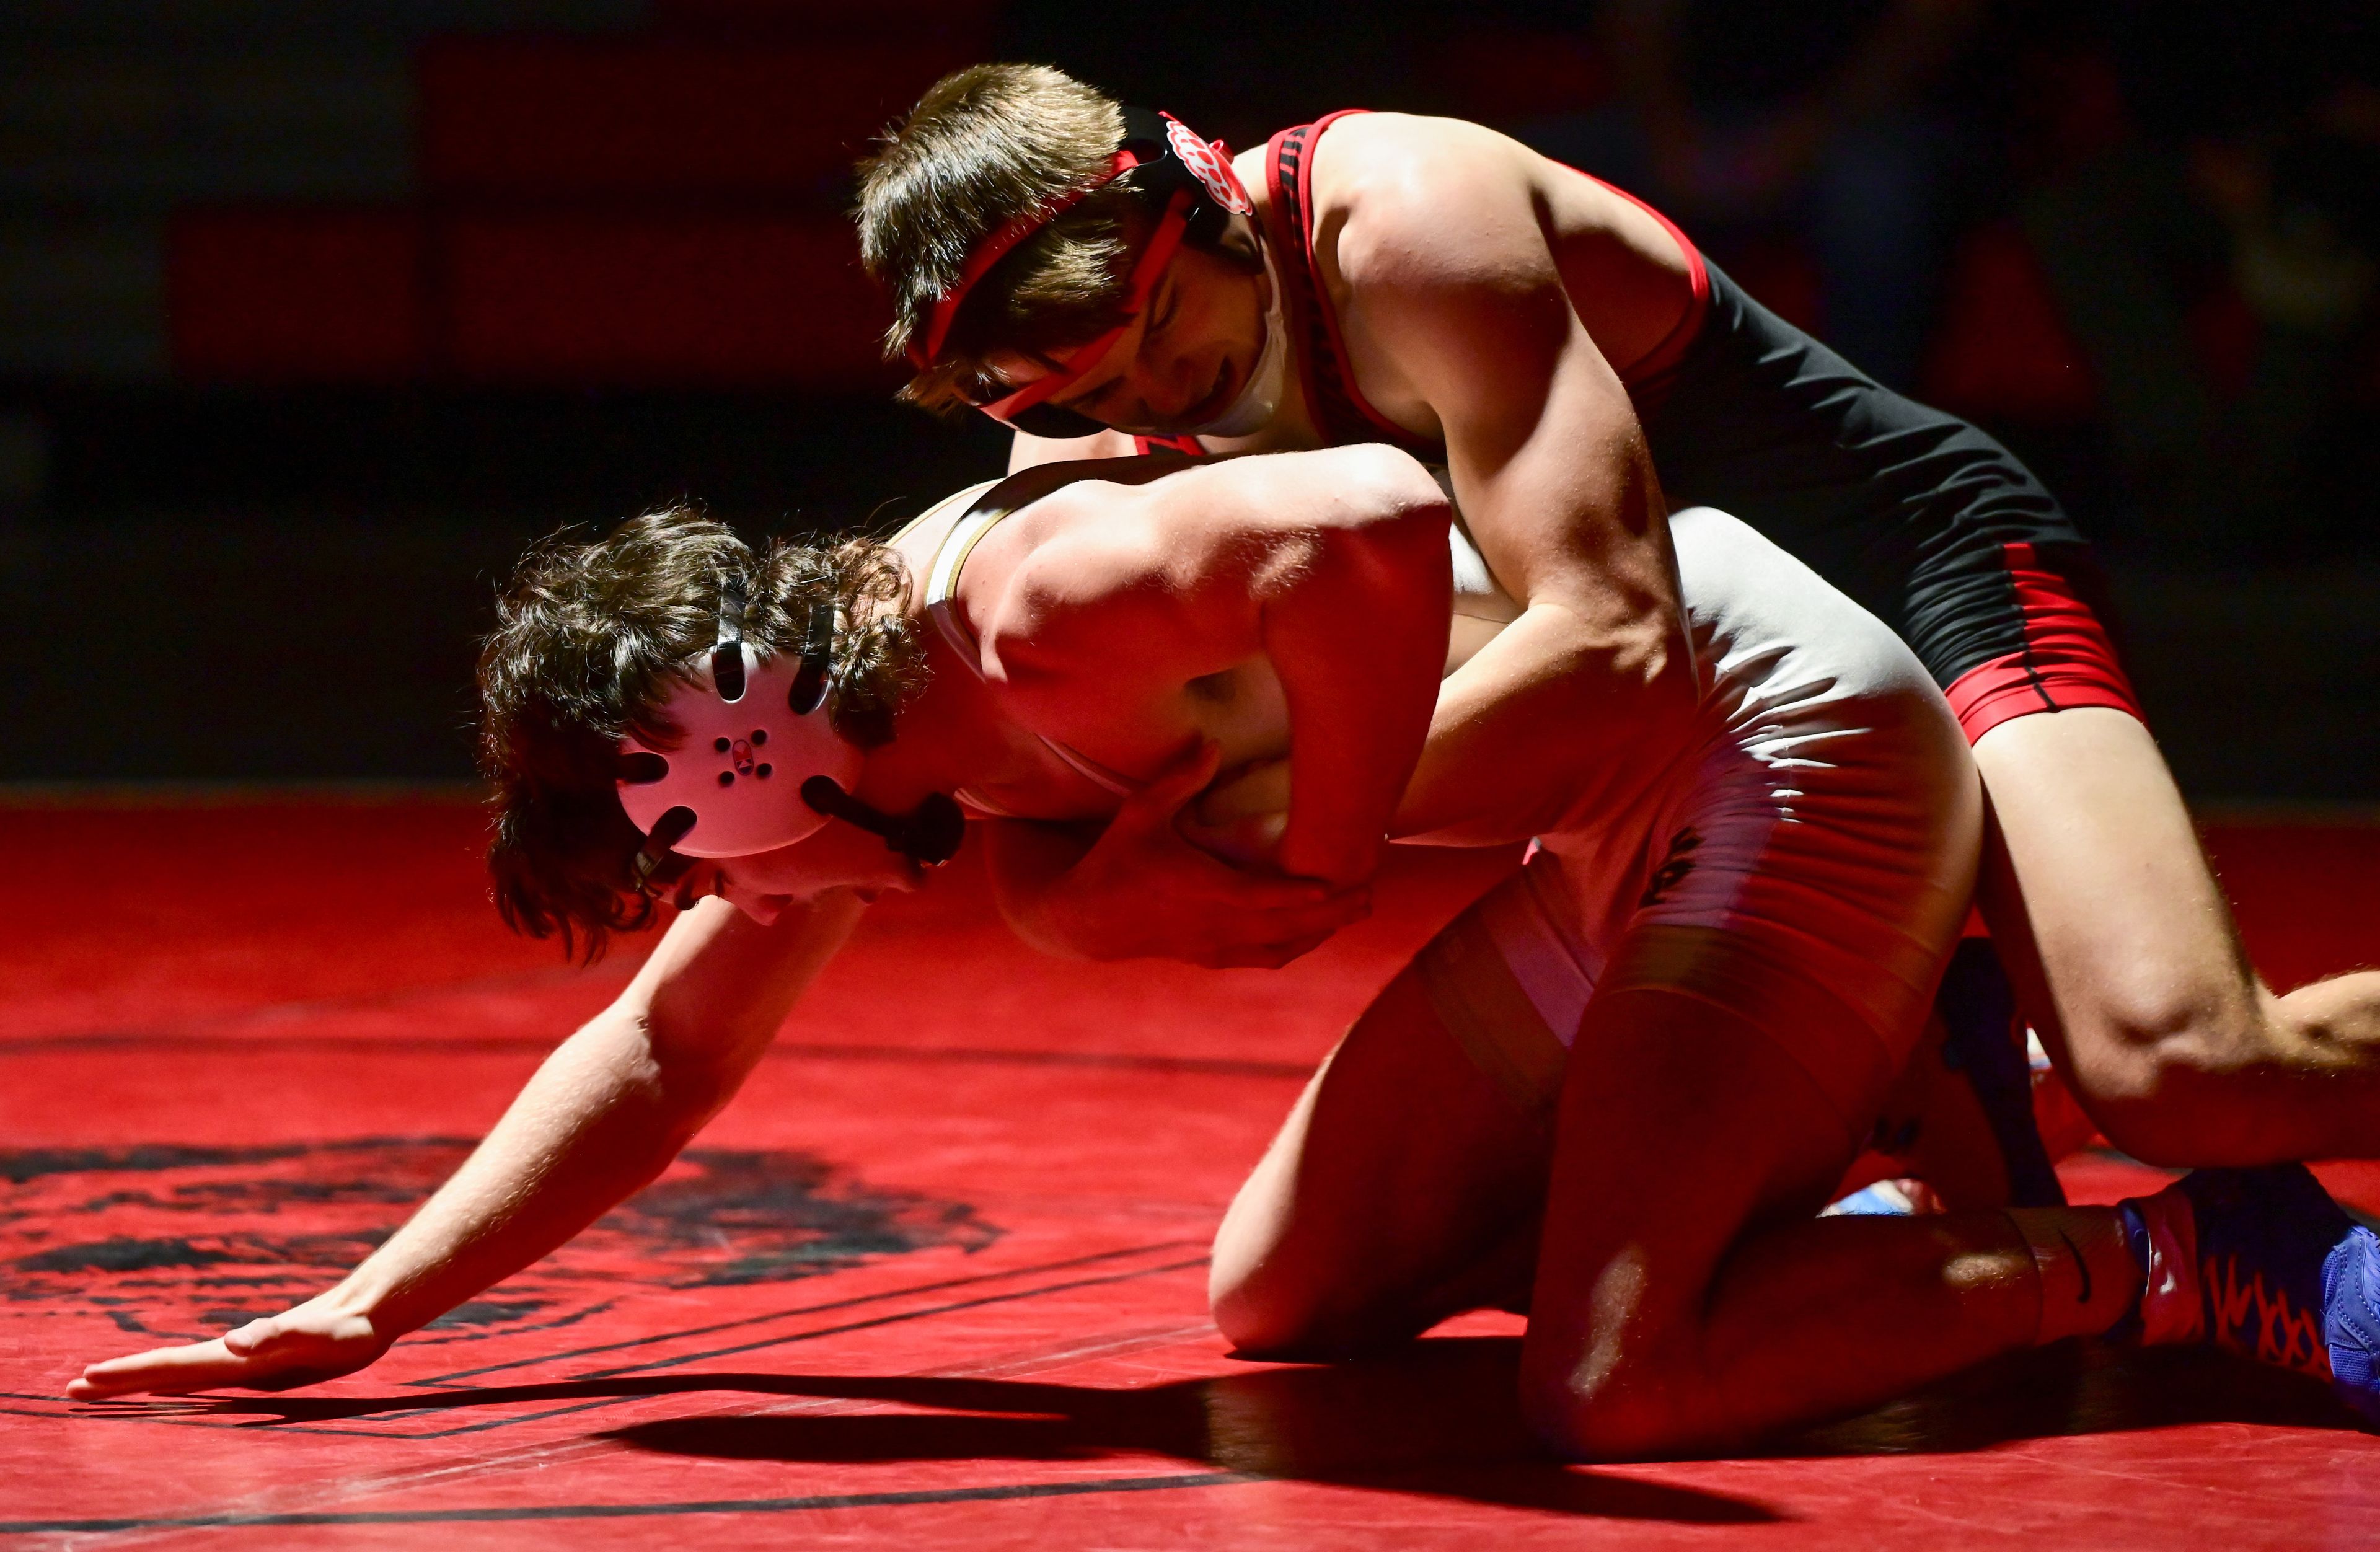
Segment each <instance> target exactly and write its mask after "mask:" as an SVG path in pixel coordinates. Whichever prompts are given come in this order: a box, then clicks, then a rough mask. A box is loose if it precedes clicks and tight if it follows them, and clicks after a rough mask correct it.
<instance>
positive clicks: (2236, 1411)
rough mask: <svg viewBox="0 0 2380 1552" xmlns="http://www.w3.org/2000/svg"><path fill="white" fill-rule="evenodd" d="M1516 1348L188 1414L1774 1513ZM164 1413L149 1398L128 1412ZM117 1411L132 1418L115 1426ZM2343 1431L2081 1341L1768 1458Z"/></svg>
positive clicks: (2306, 1397) (772, 1457)
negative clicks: (1521, 1390) (2167, 1431)
mask: <svg viewBox="0 0 2380 1552" xmlns="http://www.w3.org/2000/svg"><path fill="white" fill-rule="evenodd" d="M1519 1363H1520V1343H1519V1341H1518V1340H1514V1339H1511V1338H1439V1339H1431V1340H1421V1341H1417V1342H1415V1343H1413V1344H1411V1345H1410V1346H1408V1347H1406V1348H1404V1349H1402V1350H1400V1351H1399V1352H1395V1353H1392V1354H1388V1355H1384V1356H1382V1357H1378V1358H1374V1359H1368V1360H1365V1361H1361V1362H1355V1363H1346V1364H1331V1365H1327V1366H1304V1365H1282V1366H1267V1367H1252V1368H1249V1369H1246V1370H1244V1371H1241V1372H1238V1373H1234V1374H1229V1375H1224V1376H1219V1377H1215V1378H1209V1379H1199V1380H1177V1381H1174V1382H1172V1383H1171V1384H1166V1385H1158V1386H1151V1387H1147V1388H1139V1389H1105V1388H1094V1387H1087V1386H1076V1385H1052V1384H1044V1383H1038V1382H1034V1381H1027V1380H1010V1379H974V1378H964V1377H938V1376H837V1375H767V1374H690V1375H671V1376H622V1377H618V1378H608V1379H596V1380H581V1381H566V1382H562V1383H557V1384H550V1385H520V1386H504V1387H492V1388H484V1389H470V1390H447V1391H427V1392H422V1393H419V1394H415V1395H408V1396H391V1397H370V1398H330V1397H323V1398H315V1397H257V1398H253V1399H240V1400H229V1399H225V1400H213V1399H207V1400H190V1401H187V1402H182V1403H179V1405H178V1409H177V1410H184V1411H186V1412H187V1413H196V1414H200V1415H207V1416H219V1417H220V1416H237V1415H242V1414H249V1415H255V1416H256V1421H255V1422H254V1423H252V1424H250V1426H260V1425H261V1426H268V1427H269V1426H272V1425H275V1424H280V1423H303V1422H326V1421H333V1420H337V1419H341V1418H352V1417H360V1416H367V1415H372V1414H383V1415H384V1414H389V1413H424V1412H436V1411H443V1410H446V1409H451V1408H462V1407H483V1406H495V1405H506V1404H521V1403H528V1402H540V1401H556V1400H596V1399H616V1398H625V1397H637V1396H666V1395H687V1394H718V1393H742V1394H750V1395H760V1396H772V1397H787V1398H807V1399H812V1400H820V1401H862V1402H868V1401H873V1402H882V1403H889V1404H892V1405H900V1406H910V1407H925V1408H932V1409H935V1410H934V1411H933V1412H932V1413H923V1414H920V1413H857V1414H854V1413H849V1412H836V1413H828V1412H790V1411H786V1410H782V1409H781V1410H778V1411H776V1412H773V1413H759V1414H745V1415H731V1416H705V1417H687V1418H673V1419H665V1420H662V1421H658V1422H653V1423H644V1424H637V1425H632V1426H629V1427H625V1428H622V1429H619V1430H616V1431H614V1432H612V1433H609V1434H605V1435H602V1436H601V1437H605V1438H609V1439H613V1440H615V1441H617V1442H619V1443H621V1444H623V1445H625V1446H628V1447H630V1448H633V1449H640V1450H648V1451H652V1452H655V1453H660V1454H670V1455H682V1456H695V1457H702V1458H707V1459H714V1460H747V1461H809V1462H819V1463H844V1464H847V1463H860V1462H883V1461H956V1460H1022V1461H1081V1460H1095V1459H1098V1458H1100V1457H1102V1456H1106V1455H1112V1454H1123V1453H1135V1454H1147V1453H1155V1454H1163V1455H1171V1456H1173V1457H1175V1458H1177V1459H1180V1460H1184V1461H1196V1462H1199V1463H1202V1464H1206V1465H1211V1466H1215V1467H1218V1468H1220V1469H1222V1470H1226V1471H1235V1472H1245V1473H1250V1474H1253V1475H1260V1476H1272V1477H1281V1478H1288V1479H1295V1480H1303V1481H1313V1482H1327V1483H1334V1484H1341V1485H1360V1486H1370V1487H1376V1488H1379V1489H1382V1490H1386V1491H1395V1492H1417V1493H1427V1494H1431V1495H1436V1496H1443V1497H1457V1498H1463V1499H1467V1500H1471V1501H1476V1502H1483V1503H1493V1504H1501V1505H1507V1506H1514V1507H1525V1508H1531V1509H1538V1510H1548V1511H1552V1512H1558V1513H1571V1514H1577V1515H1581V1516H1597V1517H1605V1518H1614V1519H1642V1520H1669V1521H1677V1522H1686V1523H1700V1524H1753V1523H1760V1522H1767V1521H1771V1520H1774V1519H1776V1518H1778V1516H1777V1515H1776V1514H1775V1513H1774V1512H1773V1511H1772V1510H1769V1509H1767V1507H1766V1506H1764V1505H1761V1504H1759V1503H1757V1502H1755V1501H1752V1500H1749V1499H1744V1498H1740V1497H1730V1496H1728V1495H1725V1494H1719V1493H1713V1492H1709V1491H1706V1490H1702V1489H1696V1488H1688V1487H1683V1486H1677V1485H1667V1484H1659V1483H1650V1482H1644V1481H1640V1480H1635V1479H1633V1478H1621V1477H1613V1476H1609V1475H1598V1474H1595V1473H1587V1472H1582V1471H1578V1470H1574V1469H1565V1468H1562V1467H1559V1466H1556V1465H1554V1464H1552V1463H1551V1462H1549V1461H1547V1460H1546V1459H1545V1458H1544V1456H1543V1455H1542V1453H1541V1452H1540V1451H1539V1450H1538V1449H1537V1448H1536V1444H1535V1442H1534V1440H1533V1439H1532V1438H1531V1437H1529V1435H1528V1433H1527V1431H1526V1430H1525V1428H1524V1426H1523V1425H1522V1422H1521V1419H1520V1414H1519V1409H1518V1407H1517V1406H1516V1405H1515V1402H1514V1395H1515V1392H1516V1388H1517V1384H1516V1381H1517V1376H1518V1370H1519ZM168 1404H171V1403H156V1402H152V1403H148V1404H147V1405H145V1406H142V1407H140V1408H139V1410H140V1412H141V1413H143V1414H153V1410H154V1409H156V1408H159V1407H161V1406H164V1405H168ZM128 1410H130V1409H128ZM2209 1422H2232V1423H2254V1424H2263V1425H2269V1426H2279V1427H2309V1428H2352V1427H2353V1426H2354V1421H2353V1419H2352V1417H2351V1415H2350V1413H2348V1412H2347V1411H2346V1409H2345V1408H2343V1407H2341V1406H2339V1405H2338V1403H2337V1402H2336V1401H2335V1400H2332V1399H2331V1397H2330V1395H2329V1394H2328V1392H2327V1390H2326V1389H2325V1388H2324V1387H2323V1386H2321V1385H2319V1384H2317V1383H2315V1382H2313V1381H2311V1380H2307V1379H2304V1378H2302V1377H2301V1376H2295V1375H2291V1374H2288V1373H2285V1372H2283V1371H2281V1370H2278V1369H2275V1368H2270V1367H2265V1366H2262V1365H2257V1364H2248V1363H2245V1362H2242V1361H2240V1360H2237V1359H2232V1358H2228V1357H2226V1356H2225V1355H2223V1354H2221V1353H2216V1352H2207V1351H2205V1350H2203V1349H2160V1350H2150V1351H2139V1350H2134V1351H2129V1352H2126V1351H2115V1350H2109V1349H2105V1348H2084V1347H2082V1346H2080V1345H2079V1344H2069V1345H2066V1346H2061V1347H2053V1348H2048V1349H2045V1350H2043V1351H2041V1352H2028V1353H2022V1354H2019V1355H2016V1356H2013V1357H2010V1358H2007V1359H2003V1360H2000V1361H1998V1362H1995V1363H1992V1364H1984V1365H1981V1366H1979V1367H1978V1368H1976V1369H1974V1370H1972V1371H1970V1372H1969V1373H1967V1374H1965V1375H1961V1376H1958V1377H1957V1378H1955V1379H1952V1380H1949V1381H1945V1382H1943V1383H1941V1384H1937V1385H1935V1386H1932V1387H1929V1388H1925V1390H1922V1391H1919V1392H1917V1393H1915V1394H1914V1395H1913V1396H1911V1397H1909V1398H1907V1399H1905V1400H1900V1401H1896V1402H1893V1403H1891V1404H1889V1405H1887V1406H1884V1407H1880V1408H1877V1409H1876V1410H1875V1411H1873V1412H1869V1413H1863V1414H1861V1415H1859V1416H1857V1417H1852V1418H1848V1419H1845V1420H1842V1421H1840V1422H1836V1423H1831V1424H1828V1425H1822V1426H1819V1427H1815V1428H1809V1429H1804V1430H1801V1431H1799V1432H1797V1433H1795V1434H1793V1435H1791V1436H1789V1437H1783V1438H1780V1439H1778V1440H1775V1441H1772V1443H1771V1444H1769V1445H1768V1446H1767V1447H1766V1448H1765V1449H1755V1450H1752V1451H1744V1452H1741V1453H1748V1454H1759V1455H1766V1456H1769V1457H1772V1458H1773V1457H1780V1456H1781V1457H1811V1456H1840V1455H1887V1454H1915V1453H1956V1452H1962V1451H1966V1450H1973V1449H1985V1448H1987V1447H1990V1446H1993V1445H1998V1444H2003V1443H2008V1442H2010V1441H2013V1440H2019V1439H2026V1438H2042V1437H2058V1436H2061V1435H2077V1434H2096V1433H2111V1432H2124V1431H2130V1430H2134V1429H2143V1428H2158V1427H2171V1426H2175V1425H2182V1424H2191V1423H2209Z"/></svg>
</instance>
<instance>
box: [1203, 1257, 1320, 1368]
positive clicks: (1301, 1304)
mask: <svg viewBox="0 0 2380 1552" xmlns="http://www.w3.org/2000/svg"><path fill="white" fill-rule="evenodd" d="M1207 1304H1208V1310H1209V1311H1210V1312H1211V1313H1212V1314H1213V1316H1214V1319H1215V1327H1216V1328H1217V1329H1218V1330H1220V1331H1221V1332H1222V1333H1223V1339H1224V1340H1226V1341H1228V1342H1230V1343H1231V1344H1232V1346H1233V1350H1234V1351H1236V1352H1245V1353H1248V1354H1250V1355H1263V1356H1266V1357H1281V1358H1292V1357H1305V1356H1328V1355H1330V1352H1331V1351H1332V1349H1333V1348H1334V1347H1335V1346H1336V1345H1337V1344H1336V1343H1335V1342H1334V1341H1333V1340H1332V1339H1333V1338H1336V1337H1340V1336H1342V1335H1343V1333H1342V1332H1339V1331H1336V1330H1334V1329H1333V1326H1334V1324H1335V1323H1334V1322H1332V1321H1331V1320H1330V1319H1329V1318H1328V1316H1326V1314H1325V1312H1324V1309H1323V1307H1322V1303H1321V1300H1320V1299H1319V1298H1318V1297H1317V1296H1315V1295H1314V1294H1313V1293H1312V1292H1310V1291H1304V1290H1301V1289H1299V1288H1297V1287H1295V1286H1293V1282H1292V1279H1289V1278H1287V1277H1283V1276H1281V1275H1278V1274H1275V1275H1270V1276H1268V1275H1267V1272H1266V1268H1265V1267H1262V1266H1257V1267H1248V1268H1245V1269H1242V1270H1233V1269H1229V1268H1227V1267H1226V1265H1225V1263H1224V1262H1223V1261H1221V1260H1220V1259H1218V1260H1217V1262H1216V1263H1215V1269H1214V1271H1213V1272H1212V1273H1211V1274H1210V1275H1209V1276H1208V1282H1207Z"/></svg>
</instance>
